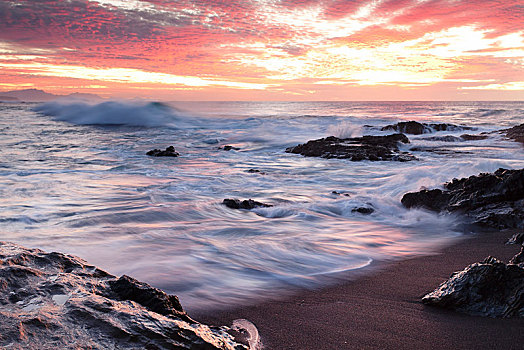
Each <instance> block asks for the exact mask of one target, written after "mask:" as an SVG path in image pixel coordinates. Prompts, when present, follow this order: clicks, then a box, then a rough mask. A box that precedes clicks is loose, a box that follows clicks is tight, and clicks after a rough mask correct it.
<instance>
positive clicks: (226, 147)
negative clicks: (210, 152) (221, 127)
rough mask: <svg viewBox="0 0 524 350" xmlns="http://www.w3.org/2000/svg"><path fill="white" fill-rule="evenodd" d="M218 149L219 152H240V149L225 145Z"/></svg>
mask: <svg viewBox="0 0 524 350" xmlns="http://www.w3.org/2000/svg"><path fill="white" fill-rule="evenodd" d="M218 149H221V150H224V151H231V150H234V151H238V150H240V148H238V147H233V146H231V145H225V146H224V147H219V148H218Z"/></svg>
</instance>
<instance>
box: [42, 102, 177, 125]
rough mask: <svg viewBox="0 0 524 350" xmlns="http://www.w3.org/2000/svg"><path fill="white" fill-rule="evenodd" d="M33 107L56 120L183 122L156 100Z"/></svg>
mask: <svg viewBox="0 0 524 350" xmlns="http://www.w3.org/2000/svg"><path fill="white" fill-rule="evenodd" d="M34 110H35V111H36V112H39V113H41V114H44V115H48V116H51V117H53V118H54V119H56V120H61V121H66V122H69V123H73V124H80V125H129V126H147V127H157V126H169V127H177V126H179V124H181V123H185V122H187V120H184V119H186V118H187V116H186V115H184V113H182V112H181V111H178V110H177V109H175V108H172V107H170V106H168V105H166V104H163V103H159V102H146V103H144V102H142V103H140V102H120V101H107V102H102V103H99V104H88V103H84V102H57V101H54V102H48V103H44V104H41V105H38V106H37V107H35V109H34Z"/></svg>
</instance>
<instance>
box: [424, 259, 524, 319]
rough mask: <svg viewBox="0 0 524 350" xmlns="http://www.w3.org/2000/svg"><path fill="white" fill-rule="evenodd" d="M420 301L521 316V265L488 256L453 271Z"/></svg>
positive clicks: (523, 290)
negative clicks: (506, 262)
mask: <svg viewBox="0 0 524 350" xmlns="http://www.w3.org/2000/svg"><path fill="white" fill-rule="evenodd" d="M521 254H522V251H521ZM515 258H516V257H515ZM515 258H513V259H515ZM422 302H423V303H425V304H428V305H435V306H440V307H444V308H448V309H453V310H457V311H460V312H464V313H468V314H470V315H478V316H489V317H524V265H523V264H520V265H517V264H514V263H510V264H505V263H503V262H502V261H499V260H497V259H495V258H493V257H488V258H486V259H485V260H484V261H483V262H480V263H475V264H472V265H469V266H468V267H466V268H465V269H464V270H462V271H460V272H455V273H453V274H452V275H451V277H450V278H449V279H448V280H447V281H445V282H444V283H442V284H441V285H440V286H439V287H438V288H437V289H435V290H434V291H433V292H431V293H429V294H427V295H425V296H424V297H423V298H422Z"/></svg>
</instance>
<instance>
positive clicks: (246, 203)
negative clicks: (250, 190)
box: [222, 198, 272, 210]
mask: <svg viewBox="0 0 524 350" xmlns="http://www.w3.org/2000/svg"><path fill="white" fill-rule="evenodd" d="M222 204H224V205H225V206H226V207H228V208H231V209H247V210H250V209H254V208H258V207H262V208H269V207H272V205H271V204H266V203H261V202H257V201H254V200H252V199H244V200H243V201H241V200H240V199H230V198H226V199H224V201H223V202H222Z"/></svg>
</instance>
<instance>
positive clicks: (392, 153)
mask: <svg viewBox="0 0 524 350" xmlns="http://www.w3.org/2000/svg"><path fill="white" fill-rule="evenodd" d="M399 142H400V143H409V139H408V138H407V137H406V135H404V134H392V135H387V136H363V137H354V138H347V139H339V138H338V137H335V136H329V137H326V138H323V139H319V140H312V141H308V142H307V143H304V144H301V145H298V146H295V147H289V148H287V149H286V152H287V153H296V154H301V155H303V156H306V157H322V158H340V159H350V160H352V161H360V160H371V161H379V160H395V161H400V162H406V161H410V160H416V159H417V158H416V157H415V156H413V155H411V154H409V153H407V152H400V151H399V149H398V144H399Z"/></svg>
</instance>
